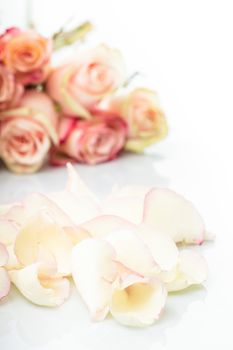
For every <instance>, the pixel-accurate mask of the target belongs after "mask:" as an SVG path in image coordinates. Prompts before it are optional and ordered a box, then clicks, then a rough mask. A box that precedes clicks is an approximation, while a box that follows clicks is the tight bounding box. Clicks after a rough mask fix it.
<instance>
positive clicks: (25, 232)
mask: <svg viewBox="0 0 233 350" xmlns="http://www.w3.org/2000/svg"><path fill="white" fill-rule="evenodd" d="M72 248H73V244H72V242H71V240H70V239H69V237H67V235H66V233H65V232H64V231H63V230H62V229H61V228H60V226H58V225H57V224H56V223H54V221H53V220H51V219H50V218H49V217H48V216H47V215H46V214H44V213H43V214H42V213H41V214H40V215H39V216H37V217H34V218H33V219H32V220H31V222H29V223H28V224H27V225H26V226H25V227H23V229H22V230H21V231H20V232H19V234H18V236H17V238H16V241H15V253H16V256H17V258H18V260H19V261H20V263H21V264H22V265H24V266H26V265H29V264H33V263H35V262H37V261H43V262H47V263H51V261H54V259H55V261H56V264H57V272H58V273H60V274H62V275H69V274H70V254H71V250H72Z"/></svg>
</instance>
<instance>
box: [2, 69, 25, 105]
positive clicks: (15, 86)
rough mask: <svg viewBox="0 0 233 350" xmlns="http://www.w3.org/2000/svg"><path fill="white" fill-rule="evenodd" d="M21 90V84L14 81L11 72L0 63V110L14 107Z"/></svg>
mask: <svg viewBox="0 0 233 350" xmlns="http://www.w3.org/2000/svg"><path fill="white" fill-rule="evenodd" d="M23 91H24V88H23V85H21V84H20V83H18V82H16V80H15V77H14V75H13V73H12V72H11V71H10V70H9V69H8V68H6V67H5V66H3V65H2V64H0V111H1V110H4V109H9V108H12V107H16V106H17V105H18V104H19V101H20V98H21V97H22V95H23Z"/></svg>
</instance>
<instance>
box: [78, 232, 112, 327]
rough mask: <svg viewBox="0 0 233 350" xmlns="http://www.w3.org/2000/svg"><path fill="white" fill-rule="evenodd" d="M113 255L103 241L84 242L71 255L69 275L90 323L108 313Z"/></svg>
mask: <svg viewBox="0 0 233 350" xmlns="http://www.w3.org/2000/svg"><path fill="white" fill-rule="evenodd" d="M114 259H115V252H114V250H113V248H112V247H111V246H110V245H109V244H108V243H107V242H104V241H101V240H95V239H86V240H84V241H82V242H81V243H79V244H78V245H77V246H75V247H74V249H73V252H72V275H73V278H74V282H75V285H76V287H77V289H78V291H79V293H80V295H81V297H82V299H83V300H84V302H85V304H86V305H87V307H88V309H89V312H90V314H91V318H92V319H93V320H102V319H104V318H105V317H106V315H107V314H108V312H109V301H110V298H111V292H112V282H113V281H114V280H115V278H116V274H117V265H116V263H115V262H114Z"/></svg>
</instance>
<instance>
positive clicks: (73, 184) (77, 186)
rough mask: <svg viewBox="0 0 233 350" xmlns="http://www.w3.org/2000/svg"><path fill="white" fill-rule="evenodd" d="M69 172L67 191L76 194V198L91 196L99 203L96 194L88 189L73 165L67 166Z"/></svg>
mask: <svg viewBox="0 0 233 350" xmlns="http://www.w3.org/2000/svg"><path fill="white" fill-rule="evenodd" d="M67 171H68V181H67V184H66V190H67V191H69V192H71V193H73V194H75V195H76V196H90V197H91V198H93V199H95V200H96V201H97V202H98V199H97V197H96V196H95V195H94V193H93V192H92V191H91V190H90V189H89V188H88V187H87V185H86V184H85V182H84V181H83V180H82V179H81V177H80V176H79V175H78V173H77V171H75V168H74V167H73V166H72V164H70V163H68V164H67Z"/></svg>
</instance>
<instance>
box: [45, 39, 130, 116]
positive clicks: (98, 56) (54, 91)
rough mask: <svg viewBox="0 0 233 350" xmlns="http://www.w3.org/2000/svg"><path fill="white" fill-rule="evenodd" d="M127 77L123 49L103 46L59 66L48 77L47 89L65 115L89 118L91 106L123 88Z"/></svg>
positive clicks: (80, 54)
mask: <svg viewBox="0 0 233 350" xmlns="http://www.w3.org/2000/svg"><path fill="white" fill-rule="evenodd" d="M124 79H125V66H124V62H123V59H122V56H121V54H120V52H119V51H117V50H115V49H110V48H109V47H107V46H105V45H99V46H98V47H96V48H94V49H91V50H88V51H85V52H81V53H79V55H77V57H76V58H75V59H74V60H73V61H72V62H70V63H69V64H66V65H63V66H61V67H58V68H57V69H55V70H54V71H53V72H52V74H51V75H50V77H49V79H48V82H47V91H48V94H49V95H50V96H51V97H52V98H53V99H54V100H55V101H57V102H58V103H59V104H60V106H61V108H62V110H63V112H64V113H65V114H69V115H78V116H80V117H84V118H85V117H86V118H88V117H90V114H89V112H88V109H90V108H92V107H93V105H94V104H96V103H97V102H98V101H100V100H101V99H102V98H103V97H104V96H106V95H108V94H110V93H112V92H114V91H115V90H116V89H117V88H118V87H120V86H121V85H122V84H123V82H124Z"/></svg>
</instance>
